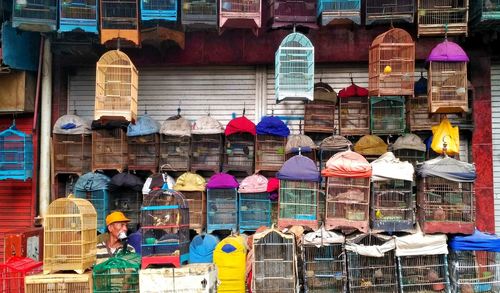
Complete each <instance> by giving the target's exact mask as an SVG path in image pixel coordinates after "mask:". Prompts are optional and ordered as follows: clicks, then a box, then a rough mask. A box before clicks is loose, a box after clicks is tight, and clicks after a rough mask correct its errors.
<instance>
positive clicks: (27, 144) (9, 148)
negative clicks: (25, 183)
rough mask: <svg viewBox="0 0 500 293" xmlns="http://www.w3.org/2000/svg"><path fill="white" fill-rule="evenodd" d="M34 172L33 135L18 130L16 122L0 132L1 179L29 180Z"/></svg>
mask: <svg viewBox="0 0 500 293" xmlns="http://www.w3.org/2000/svg"><path fill="white" fill-rule="evenodd" d="M32 174H33V141H32V137H31V135H27V134H25V133H24V132H22V131H19V130H17V128H16V124H15V122H14V123H13V124H12V125H11V126H10V127H9V128H8V129H6V130H4V131H2V132H0V180H4V179H15V180H27V179H28V178H31V176H32Z"/></svg>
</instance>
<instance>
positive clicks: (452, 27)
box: [418, 0, 469, 36]
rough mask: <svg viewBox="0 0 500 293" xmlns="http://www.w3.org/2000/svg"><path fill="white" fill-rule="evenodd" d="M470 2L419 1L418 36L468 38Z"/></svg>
mask: <svg viewBox="0 0 500 293" xmlns="http://www.w3.org/2000/svg"><path fill="white" fill-rule="evenodd" d="M468 20H469V0H418V36H444V35H445V34H447V35H465V36H467V22H468Z"/></svg>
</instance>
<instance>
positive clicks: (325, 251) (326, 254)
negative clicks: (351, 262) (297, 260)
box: [302, 243, 347, 293]
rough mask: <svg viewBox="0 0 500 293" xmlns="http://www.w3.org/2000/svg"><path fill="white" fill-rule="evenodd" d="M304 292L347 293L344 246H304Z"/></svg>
mask: <svg viewBox="0 0 500 293" xmlns="http://www.w3.org/2000/svg"><path fill="white" fill-rule="evenodd" d="M302 265H303V271H302V273H303V276H304V292H306V293H309V292H311V293H313V292H316V293H334V292H335V293H343V292H347V272H346V256H345V253H344V245H343V244H341V243H339V244H325V245H323V246H319V247H318V246H316V245H312V244H302Z"/></svg>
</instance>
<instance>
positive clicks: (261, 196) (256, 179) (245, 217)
mask: <svg viewBox="0 0 500 293" xmlns="http://www.w3.org/2000/svg"><path fill="white" fill-rule="evenodd" d="M267 183H268V181H267V179H266V177H264V176H262V175H260V174H254V175H252V176H248V177H246V178H245V179H243V181H241V184H240V186H239V189H238V193H239V196H238V227H239V231H240V233H243V232H245V231H248V232H250V231H256V230H257V228H259V227H261V226H266V227H270V226H271V200H270V199H269V193H268V192H267Z"/></svg>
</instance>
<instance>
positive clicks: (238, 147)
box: [222, 110, 256, 176]
mask: <svg viewBox="0 0 500 293" xmlns="http://www.w3.org/2000/svg"><path fill="white" fill-rule="evenodd" d="M244 112H245V111H244V110H243V115H244ZM224 134H225V136H226V139H225V143H224V161H223V163H222V170H223V171H224V172H234V173H235V174H236V173H243V174H245V175H244V176H250V175H252V174H253V172H254V156H255V135H256V130H255V124H254V123H253V122H252V121H250V120H248V118H246V117H245V116H241V117H238V118H234V119H232V120H231V121H229V123H228V124H227V126H226V130H225V131H224Z"/></svg>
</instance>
